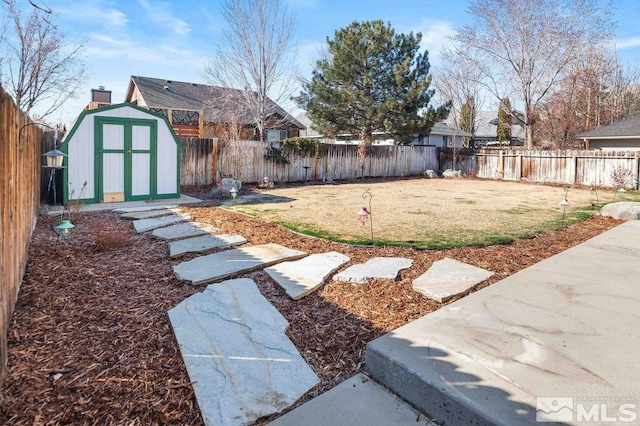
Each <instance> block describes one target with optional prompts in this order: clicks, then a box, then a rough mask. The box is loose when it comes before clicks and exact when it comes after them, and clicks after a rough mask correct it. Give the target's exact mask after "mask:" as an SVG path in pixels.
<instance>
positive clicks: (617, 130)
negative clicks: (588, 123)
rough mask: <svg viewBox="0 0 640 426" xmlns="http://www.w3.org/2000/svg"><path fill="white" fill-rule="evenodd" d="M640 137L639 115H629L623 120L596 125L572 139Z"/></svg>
mask: <svg viewBox="0 0 640 426" xmlns="http://www.w3.org/2000/svg"><path fill="white" fill-rule="evenodd" d="M637 137H640V116H635V117H629V118H627V119H625V120H622V121H618V122H616V123H612V124H609V125H608V126H602V127H598V128H597V129H594V130H590V131H588V132H584V133H580V134H577V135H575V136H574V139H612V138H637Z"/></svg>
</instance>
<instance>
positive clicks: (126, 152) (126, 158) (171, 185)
mask: <svg viewBox="0 0 640 426" xmlns="http://www.w3.org/2000/svg"><path fill="white" fill-rule="evenodd" d="M60 150H61V151H63V152H65V153H66V154H67V155H68V157H67V158H66V161H67V167H66V168H65V169H64V201H65V203H67V202H68V201H79V202H82V203H87V204H94V203H103V202H104V203H109V202H118V201H135V200H156V199H161V198H178V197H180V154H181V153H182V146H181V145H180V142H179V141H178V139H177V137H176V135H175V133H174V131H173V129H172V128H171V125H170V124H169V122H168V120H167V119H166V117H163V116H161V115H159V114H156V113H154V112H151V111H148V110H146V109H142V108H139V107H137V106H134V105H131V104H128V103H124V104H117V105H111V106H107V107H103V108H98V109H93V110H88V111H84V112H83V113H82V114H81V115H80V117H78V119H77V120H76V122H75V124H74V125H73V128H72V129H71V131H70V132H69V133H68V134H67V136H66V137H65V139H64V141H63V143H62V145H61V147H60Z"/></svg>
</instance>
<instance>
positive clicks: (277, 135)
mask: <svg viewBox="0 0 640 426" xmlns="http://www.w3.org/2000/svg"><path fill="white" fill-rule="evenodd" d="M286 138H287V131H286V130H267V142H277V141H281V140H283V139H286Z"/></svg>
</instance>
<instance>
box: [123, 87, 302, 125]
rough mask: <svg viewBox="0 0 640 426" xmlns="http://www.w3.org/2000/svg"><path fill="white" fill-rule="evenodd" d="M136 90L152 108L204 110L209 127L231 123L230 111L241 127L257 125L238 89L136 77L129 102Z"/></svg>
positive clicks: (273, 106) (274, 106) (282, 113)
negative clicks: (210, 125)
mask: <svg viewBox="0 0 640 426" xmlns="http://www.w3.org/2000/svg"><path fill="white" fill-rule="evenodd" d="M134 87H136V88H137V89H138V91H139V92H140V95H141V96H142V98H143V99H144V101H145V103H146V105H147V106H148V107H149V108H175V109H184V110H193V111H200V110H202V112H203V118H204V120H205V122H207V123H228V122H229V121H230V115H229V112H228V111H229V110H230V109H232V110H233V114H234V116H233V119H235V120H237V121H238V123H239V124H247V125H252V124H254V121H253V120H252V119H251V118H250V117H251V115H250V114H249V111H248V109H247V108H246V107H244V102H243V99H244V98H243V95H244V94H243V91H241V90H238V89H231V88H226V87H218V86H209V85H206V84H199V83H188V82H184V81H176V80H166V79H161V78H151V77H141V76H135V75H134V76H131V81H130V82H129V88H128V90H127V96H126V101H127V102H130V101H131V99H132V96H133V91H134ZM267 102H268V109H269V110H272V111H274V113H275V114H278V115H279V116H280V117H282V118H283V119H284V120H285V121H287V122H289V123H290V124H291V125H293V126H295V127H298V128H300V129H304V125H303V124H302V123H300V122H299V121H298V120H296V119H295V118H293V117H292V116H291V115H290V114H289V113H287V112H286V111H285V110H284V109H282V108H281V107H280V106H279V105H277V104H276V103H275V102H273V101H272V100H271V99H268V101H267ZM230 107H232V108H230Z"/></svg>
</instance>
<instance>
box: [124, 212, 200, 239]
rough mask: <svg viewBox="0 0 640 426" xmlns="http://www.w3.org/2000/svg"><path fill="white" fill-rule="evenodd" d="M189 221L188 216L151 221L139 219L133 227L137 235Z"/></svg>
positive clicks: (174, 215) (166, 217)
mask: <svg viewBox="0 0 640 426" xmlns="http://www.w3.org/2000/svg"><path fill="white" fill-rule="evenodd" d="M187 220H191V216H190V215H188V214H175V213H174V214H172V215H170V216H162V217H158V218H152V219H139V220H134V221H133V227H134V228H135V230H136V232H137V233H138V234H141V233H143V232H147V231H152V230H154V229H156V228H162V227H165V226H167V225H172V224H175V223H180V222H186V221H187Z"/></svg>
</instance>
